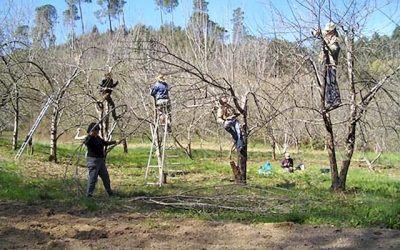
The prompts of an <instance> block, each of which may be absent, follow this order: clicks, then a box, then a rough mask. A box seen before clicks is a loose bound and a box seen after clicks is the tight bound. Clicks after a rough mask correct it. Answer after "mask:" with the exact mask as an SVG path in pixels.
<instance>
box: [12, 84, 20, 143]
mask: <svg viewBox="0 0 400 250" xmlns="http://www.w3.org/2000/svg"><path fill="white" fill-rule="evenodd" d="M14 98H15V106H14V129H13V140H12V145H13V149H14V150H17V147H18V132H19V90H18V87H17V84H15V86H14Z"/></svg>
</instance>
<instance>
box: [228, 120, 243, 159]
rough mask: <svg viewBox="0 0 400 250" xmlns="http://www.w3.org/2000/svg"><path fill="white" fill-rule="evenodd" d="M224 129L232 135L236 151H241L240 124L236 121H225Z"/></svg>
mask: <svg viewBox="0 0 400 250" xmlns="http://www.w3.org/2000/svg"><path fill="white" fill-rule="evenodd" d="M224 129H225V130H226V131H228V133H229V134H231V135H232V138H233V140H234V141H235V146H236V149H237V150H238V151H241V150H242V149H243V139H242V134H241V133H240V124H239V122H238V120H236V119H231V120H226V121H225V122H224Z"/></svg>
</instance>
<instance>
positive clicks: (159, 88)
mask: <svg viewBox="0 0 400 250" xmlns="http://www.w3.org/2000/svg"><path fill="white" fill-rule="evenodd" d="M168 91H169V88H168V84H167V83H166V82H163V81H157V82H156V84H154V86H153V88H152V89H151V96H153V97H154V98H156V100H159V99H169V94H168Z"/></svg>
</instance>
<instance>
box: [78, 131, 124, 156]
mask: <svg viewBox="0 0 400 250" xmlns="http://www.w3.org/2000/svg"><path fill="white" fill-rule="evenodd" d="M84 143H85V145H86V147H87V156H88V157H95V158H104V157H105V150H104V147H105V146H108V145H112V144H115V143H116V142H115V141H109V142H108V141H105V140H103V139H102V138H101V137H100V136H96V137H95V136H90V135H88V136H87V137H86V139H85V141H84Z"/></svg>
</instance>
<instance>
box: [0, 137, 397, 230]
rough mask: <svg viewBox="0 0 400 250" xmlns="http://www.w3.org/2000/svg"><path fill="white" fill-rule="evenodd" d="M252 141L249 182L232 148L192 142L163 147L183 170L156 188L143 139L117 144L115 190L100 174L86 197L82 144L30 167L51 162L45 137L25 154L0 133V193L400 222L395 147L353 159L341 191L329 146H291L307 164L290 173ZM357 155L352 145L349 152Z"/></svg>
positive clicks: (81, 205) (163, 212)
mask: <svg viewBox="0 0 400 250" xmlns="http://www.w3.org/2000/svg"><path fill="white" fill-rule="evenodd" d="M250 148H251V150H250V151H249V161H248V172H247V180H248V182H247V185H235V184H233V182H232V181H231V179H232V174H231V169H230V166H229V161H231V160H235V155H234V154H233V155H232V159H229V157H228V156H229V152H228V151H219V150H211V149H193V152H192V153H193V156H192V158H193V159H190V158H189V157H187V156H186V155H185V154H184V153H183V152H182V151H180V150H175V151H174V150H171V151H169V152H168V154H170V155H175V156H176V158H174V159H169V160H168V161H170V163H171V162H173V161H175V162H179V163H181V165H179V169H180V170H181V172H180V174H177V175H175V176H174V175H172V174H170V175H168V177H167V179H168V184H167V185H165V186H163V187H161V188H160V187H157V186H152V185H145V181H144V173H145V168H146V164H147V160H148V152H149V148H148V147H132V148H129V153H128V154H125V153H123V151H122V148H121V147H117V148H115V149H114V150H112V151H111V152H110V153H109V155H108V158H107V162H108V168H109V170H110V175H111V182H112V186H113V188H114V190H115V191H116V193H117V196H116V197H111V198H108V197H107V196H106V195H105V192H104V188H103V187H102V185H101V184H102V183H101V181H99V182H98V184H97V187H96V193H95V197H94V198H93V199H86V198H84V195H83V193H84V189H85V187H86V168H85V163H84V148H81V147H80V146H79V144H76V143H69V144H62V145H60V146H59V151H58V153H59V164H54V165H51V167H49V168H47V171H49V173H35V172H34V171H33V170H34V169H35V168H36V167H37V166H38V164H39V165H40V164H43V165H44V164H48V152H49V151H48V150H49V146H48V145H46V144H35V145H34V154H33V155H32V156H28V155H27V154H24V155H23V157H22V159H21V160H20V161H14V160H13V157H14V154H15V152H14V151H12V150H11V149H10V145H9V143H8V142H7V141H5V140H0V150H1V151H0V152H1V153H0V156H1V158H0V199H1V200H2V201H19V202H24V203H27V204H39V205H41V204H43V205H45V206H50V207H52V206H54V207H57V208H58V209H60V207H64V208H65V209H66V210H69V209H79V210H81V211H87V212H97V211H103V212H107V213H113V212H116V211H119V212H121V211H133V212H140V213H157V214H159V215H160V216H165V218H169V217H171V218H172V217H173V218H176V217H183V218H199V219H204V220H218V221H235V222H242V223H262V222H294V223H300V224H312V225H319V224H325V225H326V224H328V225H335V226H343V227H346V226H348V227H385V228H395V229H400V195H399V194H400V181H399V179H398V176H399V174H400V167H399V165H400V157H399V156H398V154H394V153H393V154H390V153H384V154H383V155H382V156H381V157H380V158H379V159H378V161H377V164H378V165H377V166H378V167H377V168H378V171H375V172H372V171H370V170H369V169H368V168H367V167H365V166H361V165H360V164H358V163H353V164H352V166H351V167H350V171H349V174H348V180H347V189H346V191H345V192H342V193H333V192H331V191H330V190H329V187H330V184H331V180H330V173H327V174H324V173H321V171H320V169H321V168H326V166H328V159H327V154H326V152H324V151H300V152H292V153H291V155H292V157H293V158H294V160H295V165H297V164H300V163H303V164H304V165H305V166H306V170H305V171H296V172H295V173H293V174H289V173H285V172H283V171H282V170H281V168H280V167H279V165H280V164H279V160H272V156H271V152H270V151H268V150H265V148H262V146H260V145H256V146H252V147H250ZM258 149H259V150H258ZM374 155H375V154H374V153H370V155H368V156H367V157H373V156H374ZM361 156H363V155H362V154H358V153H357V154H356V155H355V157H354V159H355V160H357V159H358V158H360V157H361ZM266 161H269V162H270V163H271V164H272V168H273V171H272V173H270V174H268V175H263V176H260V175H259V174H258V168H259V166H261V165H262V164H263V163H264V162H266ZM53 170H54V173H53V172H52V171H53ZM56 170H57V171H56ZM77 173H79V174H77Z"/></svg>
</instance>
